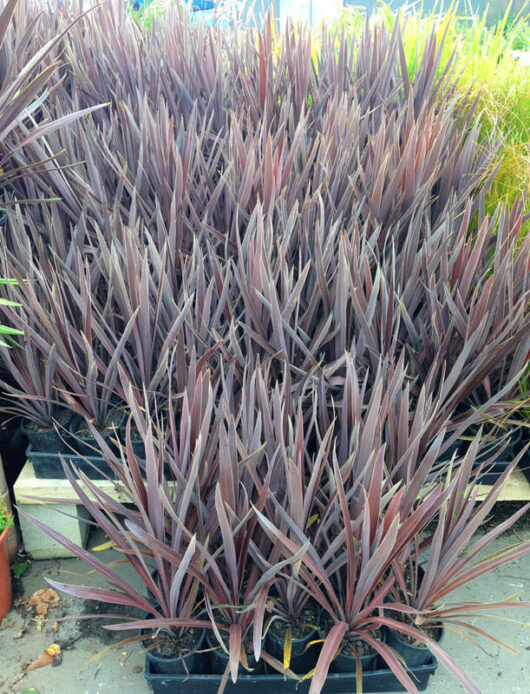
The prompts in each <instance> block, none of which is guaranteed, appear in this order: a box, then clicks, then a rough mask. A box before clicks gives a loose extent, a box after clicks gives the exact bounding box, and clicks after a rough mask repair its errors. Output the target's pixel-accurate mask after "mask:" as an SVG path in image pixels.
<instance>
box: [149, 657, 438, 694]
mask: <svg viewBox="0 0 530 694" xmlns="http://www.w3.org/2000/svg"><path fill="white" fill-rule="evenodd" d="M437 667H438V661H437V660H436V658H434V657H433V658H432V660H431V661H430V662H428V663H426V664H425V665H419V666H418V667H413V668H410V669H409V670H408V673H409V674H410V675H411V677H412V680H413V682H414V683H415V685H416V687H417V689H418V690H419V691H421V692H423V691H425V689H426V688H427V684H428V682H429V677H430V676H431V675H432V674H434V672H435V671H436V668H437ZM145 678H146V680H147V681H148V683H149V684H150V685H151V687H152V690H153V692H154V694H180V693H181V692H182V694H217V690H218V688H219V684H220V682H221V679H222V678H221V675H158V674H154V673H152V672H150V671H149V663H148V662H147V661H146V667H145ZM310 686H311V680H309V679H307V680H305V681H304V682H297V681H295V680H290V679H287V678H285V677H283V675H239V676H238V678H237V682H236V684H234V683H233V682H232V680H231V679H229V680H228V684H227V685H226V689H225V691H226V692H232V693H233V694H236V693H237V694H251V693H252V694H307V692H308V691H309V687H310ZM356 691H357V685H356V681H355V673H352V674H350V673H348V674H345V673H336V674H334V673H330V674H328V676H327V678H326V683H325V685H324V688H323V689H322V692H323V694H354V692H356ZM395 691H398V692H404V691H406V690H405V688H404V687H403V685H402V684H401V683H400V682H399V680H397V679H396V678H395V677H394V675H393V674H392V672H391V671H390V670H388V669H387V668H385V669H382V670H370V671H368V672H363V692H395Z"/></svg>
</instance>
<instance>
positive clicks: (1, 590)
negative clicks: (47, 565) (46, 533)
mask: <svg viewBox="0 0 530 694" xmlns="http://www.w3.org/2000/svg"><path fill="white" fill-rule="evenodd" d="M12 525H13V516H12V515H11V513H10V512H9V511H8V510H7V508H6V507H5V506H4V505H3V503H2V502H0V621H2V619H3V618H4V617H5V616H6V615H7V613H8V612H9V610H10V609H11V599H12V593H11V568H10V566H9V553H8V549H7V535H8V532H9V528H11V527H12Z"/></svg>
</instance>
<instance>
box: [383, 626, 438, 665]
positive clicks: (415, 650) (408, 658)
mask: <svg viewBox="0 0 530 694" xmlns="http://www.w3.org/2000/svg"><path fill="white" fill-rule="evenodd" d="M439 636H440V638H439V639H437V641H438V643H441V642H442V640H443V637H444V630H443V628H442V627H440V631H439ZM386 643H387V645H388V646H390V647H391V648H393V649H394V650H395V651H397V652H398V653H399V655H400V656H401V657H402V658H403V660H404V661H405V664H406V666H407V668H413V667H417V666H418V665H425V663H428V662H429V661H430V660H432V654H431V652H430V650H429V649H428V648H427V647H426V646H414V645H413V644H411V643H408V642H407V641H405V640H404V639H402V638H401V635H400V634H399V632H397V631H395V630H394V629H387V632H386Z"/></svg>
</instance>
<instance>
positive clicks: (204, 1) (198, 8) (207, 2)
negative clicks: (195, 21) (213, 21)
mask: <svg viewBox="0 0 530 694" xmlns="http://www.w3.org/2000/svg"><path fill="white" fill-rule="evenodd" d="M150 1H151V0H135V2H134V3H133V7H134V9H135V10H139V9H140V7H143V6H144V5H148V4H149V2H150ZM191 8H192V10H193V11H194V12H202V11H203V10H214V9H215V0H193V2H192V3H191Z"/></svg>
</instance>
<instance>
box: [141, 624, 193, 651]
mask: <svg viewBox="0 0 530 694" xmlns="http://www.w3.org/2000/svg"><path fill="white" fill-rule="evenodd" d="M201 631H202V630H201V629H196V628H194V627H190V628H189V629H183V630H182V631H180V632H179V633H178V634H175V636H170V635H169V634H166V633H160V634H158V635H157V636H155V637H154V638H152V637H149V638H147V639H144V640H143V644H144V646H145V647H146V648H147V649H149V653H151V654H152V655H154V656H156V657H157V658H178V657H179V656H182V655H186V653H190V652H191V651H194V650H195V649H196V647H197V646H198V644H199V641H200V638H201ZM153 644H156V645H155V646H153Z"/></svg>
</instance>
